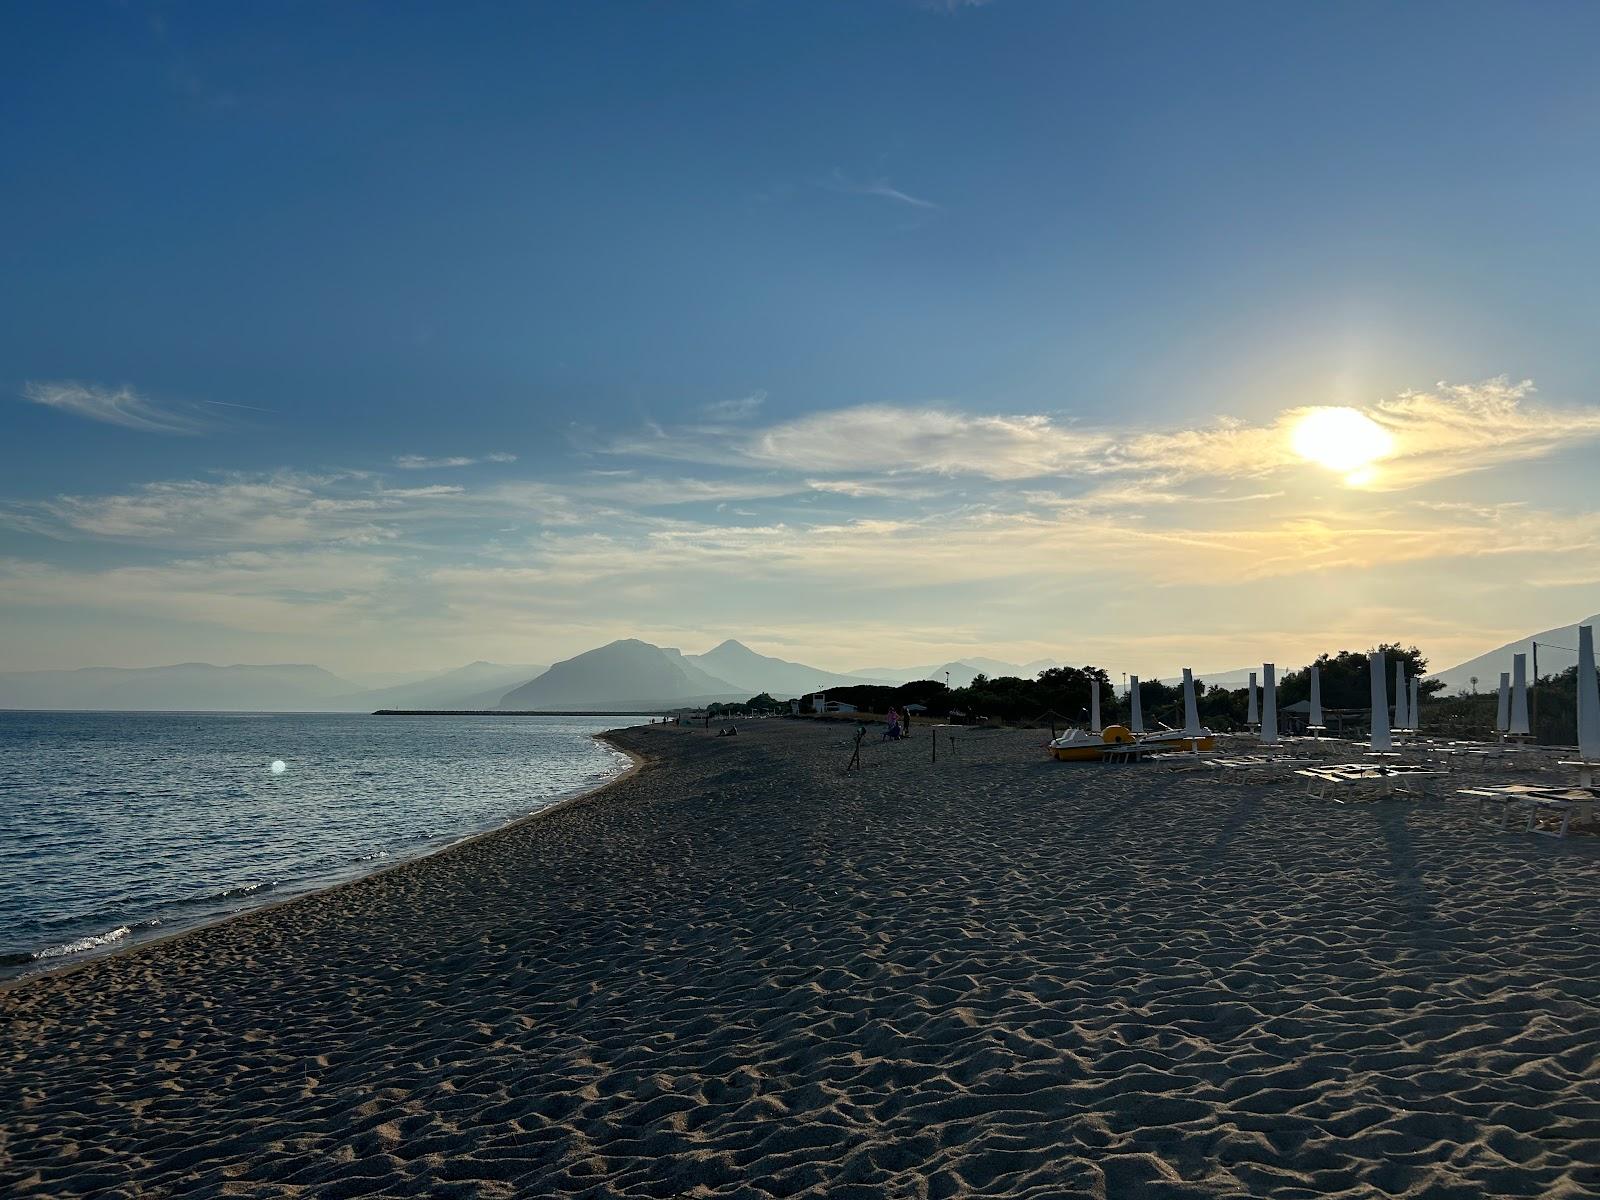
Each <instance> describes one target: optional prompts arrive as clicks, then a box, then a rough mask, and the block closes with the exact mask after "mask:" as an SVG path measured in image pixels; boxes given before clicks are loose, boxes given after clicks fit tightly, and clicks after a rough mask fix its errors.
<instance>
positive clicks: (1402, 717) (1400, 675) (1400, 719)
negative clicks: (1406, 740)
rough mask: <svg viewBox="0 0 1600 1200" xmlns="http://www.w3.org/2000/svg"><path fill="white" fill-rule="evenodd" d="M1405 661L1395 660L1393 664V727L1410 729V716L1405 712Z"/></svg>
mask: <svg viewBox="0 0 1600 1200" xmlns="http://www.w3.org/2000/svg"><path fill="white" fill-rule="evenodd" d="M1406 692H1407V689H1406V661H1405V659H1403V658H1401V659H1396V660H1395V664H1394V727H1395V728H1396V729H1410V728H1411V714H1410V713H1409V712H1407V711H1406V707H1407V706H1406Z"/></svg>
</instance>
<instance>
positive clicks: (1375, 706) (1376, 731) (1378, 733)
mask: <svg viewBox="0 0 1600 1200" xmlns="http://www.w3.org/2000/svg"><path fill="white" fill-rule="evenodd" d="M1384 658H1385V656H1384V654H1383V652H1382V651H1381V650H1374V651H1372V653H1371V654H1369V655H1367V661H1368V663H1369V664H1371V667H1372V749H1374V750H1377V751H1380V752H1382V751H1388V750H1392V749H1394V740H1393V739H1392V738H1391V737H1390V736H1389V680H1388V678H1387V676H1388V673H1389V664H1388V663H1387V662H1385V661H1384Z"/></svg>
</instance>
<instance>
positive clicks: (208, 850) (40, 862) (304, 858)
mask: <svg viewBox="0 0 1600 1200" xmlns="http://www.w3.org/2000/svg"><path fill="white" fill-rule="evenodd" d="M634 720H635V718H630V717H625V716H609V717H555V716H543V717H525V716H516V717H512V716H505V717H499V716H447V717H398V716H388V717H378V716H368V715H355V714H284V713H126V712H117V713H92V712H70V713H69V712H5V711H0V978H8V977H14V976H17V975H24V974H32V973H36V972H39V971H43V970H48V969H51V968H53V967H58V966H61V965H63V964H66V963H70V962H75V961H78V960H81V959H84V958H86V957H89V956H92V955H96V954H104V953H107V952H110V951H113V950H116V949H119V948H121V947H124V946H128V945H131V944H133V943H136V942H139V941H142V940H148V939H150V938H154V937H161V936H165V935H167V934H170V933H173V932H176V931H178V930H182V929H185V928H189V927H192V926H195V925H199V924H203V923H205V922H209V921H215V920H219V919H221V918H224V917H227V916H230V915H232V914H234V913H238V912H242V911H244V910H246V909H249V908H254V907H258V906H260V905H263V904H269V903H275V902H277V901H280V900H283V899H285V898H287V897H290V896H294V895H298V894H301V893H304V892H308V891H313V890H316V889H318V888H324V887H328V886H330V885H332V884H335V883H340V882H343V881H345V880H348V879H352V878H355V877H356V876H358V875H362V874H366V873H369V872H371V871H374V870H378V869H381V868H383V867H386V866H390V865H392V864H394V863H396V862H400V861H403V860H405V859H409V858H416V857H418V856H420V855H424V854H428V853H431V852H433V851H436V850H439V849H441V848H443V847H445V846H448V845H450V844H452V843H454V842H457V841H460V840H462V839H463V838H467V837H470V836H472V835H474V834H477V833H482V832H484V831H486V830H490V829H495V828H498V827H500V826H503V825H506V824H509V823H510V822H512V821H516V820H518V819H519V818H522V817H525V816H527V815H529V814H530V813H535V812H538V811H540V810H541V809H543V808H547V807H549V806H550V805H552V804H555V803H558V802H559V801H561V800H563V799H566V798H568V797H570V796H573V795H576V794H578V793H580V792H583V791H587V790H589V789H591V788H594V787H597V786H599V785H600V784H603V783H604V782H606V781H607V780H608V779H611V778H613V777H615V776H616V775H617V774H619V773H620V772H621V771H623V770H624V769H626V767H627V759H626V757H625V756H624V755H622V754H621V753H620V752H618V751H616V750H613V749H612V748H611V747H609V746H607V745H605V744H604V743H603V742H599V741H597V740H595V737H594V735H595V734H597V733H600V732H602V731H603V730H606V729H613V728H616V727H617V726H619V725H627V724H631V723H633V722H634Z"/></svg>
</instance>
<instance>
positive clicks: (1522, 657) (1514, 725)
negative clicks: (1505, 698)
mask: <svg viewBox="0 0 1600 1200" xmlns="http://www.w3.org/2000/svg"><path fill="white" fill-rule="evenodd" d="M1507 732H1508V733H1512V734H1517V733H1522V734H1525V733H1527V732H1528V656H1527V655H1526V654H1514V655H1512V656H1511V727H1510V728H1509V729H1508V730H1507Z"/></svg>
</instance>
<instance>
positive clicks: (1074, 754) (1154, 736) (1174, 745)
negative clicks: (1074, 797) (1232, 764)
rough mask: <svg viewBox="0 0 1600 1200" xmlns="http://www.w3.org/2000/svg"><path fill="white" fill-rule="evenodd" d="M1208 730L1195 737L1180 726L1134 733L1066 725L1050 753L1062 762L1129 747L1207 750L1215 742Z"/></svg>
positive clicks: (1100, 756)
mask: <svg viewBox="0 0 1600 1200" xmlns="http://www.w3.org/2000/svg"><path fill="white" fill-rule="evenodd" d="M1215 744H1216V743H1215V741H1214V740H1213V739H1212V736H1211V732H1210V730H1206V731H1205V732H1203V733H1201V734H1200V735H1199V736H1198V737H1196V736H1193V735H1191V734H1186V733H1184V732H1183V730H1181V729H1163V730H1161V731H1159V732H1157V733H1142V734H1135V733H1134V732H1133V731H1132V730H1130V729H1129V728H1128V727H1127V726H1126V725H1107V726H1106V727H1105V729H1104V730H1102V731H1101V732H1099V733H1092V732H1090V731H1089V730H1087V729H1069V730H1067V731H1066V732H1065V733H1063V734H1062V735H1061V736H1060V737H1058V738H1056V740H1055V741H1053V742H1051V743H1050V754H1051V757H1053V758H1055V759H1057V760H1059V761H1061V762H1099V761H1101V760H1102V759H1104V758H1106V757H1107V756H1108V755H1113V754H1114V755H1116V756H1118V757H1119V758H1120V757H1123V756H1125V755H1127V754H1128V752H1129V751H1130V750H1138V751H1144V752H1145V753H1150V754H1160V753H1164V752H1172V751H1177V750H1185V751H1187V750H1210V749H1211V748H1212V747H1213V746H1215Z"/></svg>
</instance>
